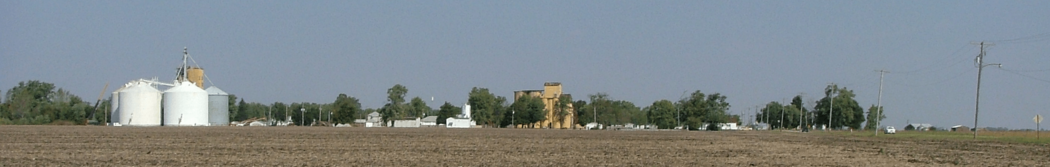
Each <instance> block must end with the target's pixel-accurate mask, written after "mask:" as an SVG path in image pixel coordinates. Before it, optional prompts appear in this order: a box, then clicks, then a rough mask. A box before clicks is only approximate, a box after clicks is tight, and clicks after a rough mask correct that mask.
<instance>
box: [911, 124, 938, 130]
mask: <svg viewBox="0 0 1050 167" xmlns="http://www.w3.org/2000/svg"><path fill="white" fill-rule="evenodd" d="M908 125H911V127H913V128H915V130H917V131H930V127H933V125H931V124H908ZM905 127H907V126H905ZM905 130H907V129H905Z"/></svg>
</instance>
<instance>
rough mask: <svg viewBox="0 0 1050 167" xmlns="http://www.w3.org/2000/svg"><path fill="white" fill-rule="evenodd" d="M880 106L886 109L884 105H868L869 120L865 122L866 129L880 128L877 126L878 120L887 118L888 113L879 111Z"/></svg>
mask: <svg viewBox="0 0 1050 167" xmlns="http://www.w3.org/2000/svg"><path fill="white" fill-rule="evenodd" d="M880 108H882V109H885V108H883V107H876V106H875V105H871V107H868V117H867V118H866V119H867V120H868V121H867V123H865V124H864V129H878V128H879V127H876V126H878V125H876V121H881V120H883V119H886V114H885V113H880V112H879V109H880ZM883 111H885V110H883ZM876 115H878V116H879V118H878V120H876V118H875V116H876Z"/></svg>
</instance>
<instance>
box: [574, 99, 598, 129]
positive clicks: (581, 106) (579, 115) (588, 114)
mask: <svg viewBox="0 0 1050 167" xmlns="http://www.w3.org/2000/svg"><path fill="white" fill-rule="evenodd" d="M572 107H573V111H575V112H576V121H575V122H576V123H577V124H580V125H586V124H587V123H591V122H594V118H592V116H594V113H593V112H592V111H591V110H590V109H588V108H590V107H588V106H587V101H583V100H577V101H576V102H573V103H572Z"/></svg>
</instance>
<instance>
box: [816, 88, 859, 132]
mask: <svg viewBox="0 0 1050 167" xmlns="http://www.w3.org/2000/svg"><path fill="white" fill-rule="evenodd" d="M824 96H825V97H824V98H822V99H820V101H817V106H816V108H815V109H814V110H815V111H814V112H816V113H815V114H816V117H815V120H814V121H815V122H816V123H817V124H820V125H828V117H829V116H831V119H832V120H831V121H832V122H831V123H830V125H831V126H829V127H831V128H839V127H849V128H853V129H860V128H861V126H860V124H861V123H863V122H864V109H863V108H861V107H860V105H859V104H857V101H856V100H854V99H853V98H854V97H855V96H856V95H854V94H853V90H849V89H847V88H846V87H842V88H839V86H838V85H834V84H832V85H828V86H827V87H826V88H824ZM832 103H834V104H832Z"/></svg>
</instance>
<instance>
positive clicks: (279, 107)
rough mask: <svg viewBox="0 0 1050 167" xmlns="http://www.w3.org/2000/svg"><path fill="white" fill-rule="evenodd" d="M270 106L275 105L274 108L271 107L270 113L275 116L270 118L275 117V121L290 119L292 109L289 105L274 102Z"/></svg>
mask: <svg viewBox="0 0 1050 167" xmlns="http://www.w3.org/2000/svg"><path fill="white" fill-rule="evenodd" d="M270 106H272V107H273V108H272V109H270V115H271V117H273V118H269V119H273V120H275V121H285V120H286V119H288V115H289V113H288V112H291V109H290V108H289V107H288V105H286V104H284V103H282V102H274V103H273V104H272V105H270Z"/></svg>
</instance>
